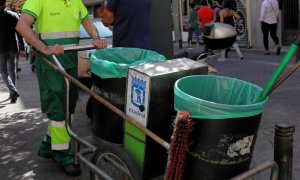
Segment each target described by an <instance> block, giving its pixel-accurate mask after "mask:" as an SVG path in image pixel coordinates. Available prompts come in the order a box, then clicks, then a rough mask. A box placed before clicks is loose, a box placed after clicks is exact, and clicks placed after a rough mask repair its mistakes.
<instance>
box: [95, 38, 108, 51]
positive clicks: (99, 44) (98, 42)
mask: <svg viewBox="0 0 300 180" xmlns="http://www.w3.org/2000/svg"><path fill="white" fill-rule="evenodd" d="M93 45H94V46H95V47H96V48H97V49H104V48H106V47H107V43H106V42H105V41H101V40H100V39H93Z"/></svg>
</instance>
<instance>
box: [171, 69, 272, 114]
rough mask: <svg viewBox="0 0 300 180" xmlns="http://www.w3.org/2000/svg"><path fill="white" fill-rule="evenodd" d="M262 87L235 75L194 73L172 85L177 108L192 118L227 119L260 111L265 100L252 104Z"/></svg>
mask: <svg viewBox="0 0 300 180" xmlns="http://www.w3.org/2000/svg"><path fill="white" fill-rule="evenodd" d="M261 92H262V88H260V87H258V86H257V85H254V84H252V83H249V82H246V81H242V80H239V79H235V78H229V77H224V76H213V75H212V76H211V75H196V76H188V77H184V78H181V79H179V80H177V81H176V83H175V85H174V93H175V99H174V107H175V110H176V111H181V110H187V111H189V112H190V114H191V118H196V119H226V118H241V117H250V116H254V115H257V114H260V113H262V111H263V108H264V106H265V104H266V102H267V98H266V99H265V100H264V101H261V102H258V103H255V101H256V100H257V98H258V96H259V95H260V93H261Z"/></svg>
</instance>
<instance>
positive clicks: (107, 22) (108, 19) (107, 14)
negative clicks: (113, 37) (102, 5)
mask: <svg viewBox="0 0 300 180" xmlns="http://www.w3.org/2000/svg"><path fill="white" fill-rule="evenodd" d="M101 18H102V23H103V24H104V26H106V27H108V26H112V25H113V23H114V20H115V17H114V13H113V12H112V11H110V10H107V9H105V10H104V12H103V14H102V16H101Z"/></svg>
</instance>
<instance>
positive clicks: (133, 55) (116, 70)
mask: <svg viewBox="0 0 300 180" xmlns="http://www.w3.org/2000/svg"><path fill="white" fill-rule="evenodd" d="M90 60H91V62H90V68H91V71H92V73H94V74H96V75H97V76H99V77H101V78H102V79H106V78H122V77H126V75H127V69H128V67H130V66H137V65H142V64H150V63H156V62H161V61H165V60H166V58H165V57H164V56H163V55H161V54H158V53H157V52H154V51H150V50H145V49H139V48H120V47H119V48H107V49H101V50H97V51H95V52H94V53H93V55H92V56H91V59H90Z"/></svg>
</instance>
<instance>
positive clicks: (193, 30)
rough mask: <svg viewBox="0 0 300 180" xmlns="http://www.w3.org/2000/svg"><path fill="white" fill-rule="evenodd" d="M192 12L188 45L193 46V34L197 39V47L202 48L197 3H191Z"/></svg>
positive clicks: (189, 15) (189, 19)
mask: <svg viewBox="0 0 300 180" xmlns="http://www.w3.org/2000/svg"><path fill="white" fill-rule="evenodd" d="M189 6H190V11H189V14H188V45H189V46H191V45H192V39H193V34H194V35H195V37H196V42H197V45H198V46H200V41H199V21H198V18H197V9H196V8H195V3H190V5H189Z"/></svg>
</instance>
